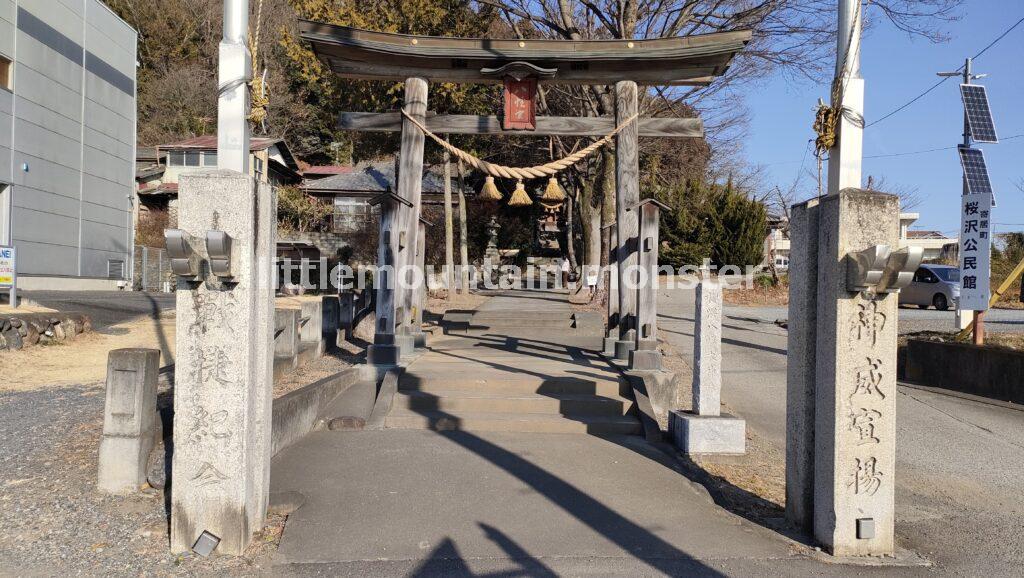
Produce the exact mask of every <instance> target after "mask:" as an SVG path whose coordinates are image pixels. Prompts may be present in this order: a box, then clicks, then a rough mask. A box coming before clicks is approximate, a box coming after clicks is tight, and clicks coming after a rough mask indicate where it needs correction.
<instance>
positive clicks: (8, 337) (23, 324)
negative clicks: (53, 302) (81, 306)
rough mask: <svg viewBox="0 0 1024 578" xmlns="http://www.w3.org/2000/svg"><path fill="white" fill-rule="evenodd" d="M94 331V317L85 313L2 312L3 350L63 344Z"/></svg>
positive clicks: (0, 315)
mask: <svg viewBox="0 0 1024 578" xmlns="http://www.w3.org/2000/svg"><path fill="white" fill-rule="evenodd" d="M91 330H92V320H91V319H89V316H88V315H83V314H81V313H59V312H52V313H5V314H0V349H11V350H16V349H21V348H23V347H32V346H34V345H48V344H51V343H59V342H62V341H67V340H71V339H74V338H75V337H77V336H78V335H79V334H80V333H84V332H86V331H91Z"/></svg>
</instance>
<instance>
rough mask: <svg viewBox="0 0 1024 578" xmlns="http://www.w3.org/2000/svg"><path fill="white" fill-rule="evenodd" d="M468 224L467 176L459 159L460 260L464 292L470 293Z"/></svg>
mask: <svg viewBox="0 0 1024 578" xmlns="http://www.w3.org/2000/svg"><path fill="white" fill-rule="evenodd" d="M467 229H468V225H467V224H466V177H465V173H464V172H463V166H462V161H461V160H460V161H459V262H461V263H462V274H461V277H462V280H461V283H460V285H461V286H462V292H463V293H469V245H468V241H467V240H466V239H467V237H468V235H469V234H468V233H467Z"/></svg>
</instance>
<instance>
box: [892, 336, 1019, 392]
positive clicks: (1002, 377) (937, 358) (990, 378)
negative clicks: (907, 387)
mask: <svg viewBox="0 0 1024 578" xmlns="http://www.w3.org/2000/svg"><path fill="white" fill-rule="evenodd" d="M899 362H900V364H899V377H900V378H901V379H905V380H907V381H910V382H913V383H919V384H921V385H927V386H930V387H939V388H943V389H949V390H953V391H959V392H962V393H969V394H973V395H979V396H983V397H988V398H991V399H997V400H1001V401H1009V402H1013V403H1024V378H1022V376H1024V352H1022V351H1013V350H1009V349H1000V348H995V347H977V346H975V345H973V344H970V343H943V342H938V341H924V340H920V339H911V340H909V341H908V342H907V345H905V346H903V347H902V348H901V349H900V356H899Z"/></svg>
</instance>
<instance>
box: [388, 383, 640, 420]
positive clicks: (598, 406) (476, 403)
mask: <svg viewBox="0 0 1024 578" xmlns="http://www.w3.org/2000/svg"><path fill="white" fill-rule="evenodd" d="M393 407H396V408H403V409H406V410H409V411H410V412H416V413H420V412H423V411H441V412H445V413H462V412H466V413H529V414H547V415H556V416H557V415H565V416H572V415H585V416H617V417H621V416H624V415H626V414H627V413H628V412H629V411H630V409H631V408H632V407H633V402H632V400H629V399H626V398H624V397H621V396H607V397H606V396H597V395H591V394H579V393H553V394H537V393H525V392H524V393H508V392H501V391H493V390H466V389H463V390H447V391H436V392H426V391H415V390H413V391H399V392H398V395H396V396H395V399H394V405H393Z"/></svg>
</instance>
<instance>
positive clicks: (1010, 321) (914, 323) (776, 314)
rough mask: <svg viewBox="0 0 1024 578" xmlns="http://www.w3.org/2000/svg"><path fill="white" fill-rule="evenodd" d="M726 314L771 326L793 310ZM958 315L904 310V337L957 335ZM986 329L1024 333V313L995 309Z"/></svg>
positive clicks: (732, 309)
mask: <svg viewBox="0 0 1024 578" xmlns="http://www.w3.org/2000/svg"><path fill="white" fill-rule="evenodd" d="M678 291H683V290H682V289H680V290H678ZM691 293H692V292H691ZM725 310H726V314H727V315H728V314H731V315H733V316H735V317H739V318H743V319H756V320H758V321H762V322H768V323H773V322H775V321H776V320H778V319H786V318H788V317H789V309H788V308H786V307H730V306H727V307H726V308H725ZM955 315H956V314H955V313H954V312H953V310H949V311H937V310H935V309H918V308H917V307H900V333H915V332H918V331H953V329H954V323H955V321H954V319H955ZM985 329H986V331H996V332H1009V331H1024V309H992V310H991V311H989V312H988V313H986V314H985Z"/></svg>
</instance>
